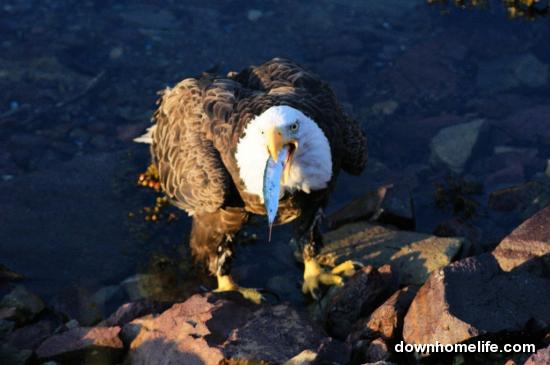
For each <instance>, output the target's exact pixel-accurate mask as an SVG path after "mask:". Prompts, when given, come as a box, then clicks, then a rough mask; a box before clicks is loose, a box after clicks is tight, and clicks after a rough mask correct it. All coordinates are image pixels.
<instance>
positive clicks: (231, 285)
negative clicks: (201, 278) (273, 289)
mask: <svg viewBox="0 0 550 365" xmlns="http://www.w3.org/2000/svg"><path fill="white" fill-rule="evenodd" d="M230 242H231V238H230V237H228V238H227V239H226V242H225V244H222V245H220V246H218V255H217V257H216V277H217V279H218V288H217V289H216V290H214V292H224V291H238V292H239V293H241V294H242V296H243V297H245V298H246V299H248V300H250V301H251V302H254V303H256V304H260V302H261V301H262V300H263V297H262V294H260V292H259V291H258V290H256V289H254V288H244V287H241V286H239V285H238V284H237V283H235V280H233V277H232V276H231V274H230V271H231V259H232V256H233V252H232V250H231V246H230Z"/></svg>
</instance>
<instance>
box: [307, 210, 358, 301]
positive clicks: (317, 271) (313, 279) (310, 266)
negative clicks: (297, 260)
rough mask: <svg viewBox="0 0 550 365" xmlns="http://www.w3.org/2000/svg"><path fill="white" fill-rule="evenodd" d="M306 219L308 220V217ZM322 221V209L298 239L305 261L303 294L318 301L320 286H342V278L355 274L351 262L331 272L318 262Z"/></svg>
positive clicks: (311, 219) (314, 215) (312, 218)
mask: <svg viewBox="0 0 550 365" xmlns="http://www.w3.org/2000/svg"><path fill="white" fill-rule="evenodd" d="M304 218H306V219H307V215H305V216H304ZM322 219H323V210H322V209H321V208H319V209H318V210H317V211H316V212H315V214H313V216H311V214H310V218H309V221H310V224H309V227H308V228H307V230H306V231H305V232H303V233H302V234H301V236H300V238H299V239H298V244H299V246H301V248H302V258H303V261H304V283H303V284H302V292H303V293H304V294H310V295H311V296H312V297H313V298H314V299H316V300H317V299H319V297H320V289H319V285H320V284H323V285H337V286H342V285H343V284H344V280H343V278H342V276H352V275H353V274H354V273H355V265H354V263H353V262H352V261H349V260H348V261H345V262H343V263H341V264H340V265H337V266H335V267H334V268H332V269H331V270H325V269H324V268H323V267H322V266H321V265H320V264H319V262H318V261H317V259H316V256H317V254H318V253H319V250H320V248H321V247H322V245H323V241H322V235H321V230H320V223H321V221H322ZM300 226H302V227H303V225H301V224H298V229H299V227H300Z"/></svg>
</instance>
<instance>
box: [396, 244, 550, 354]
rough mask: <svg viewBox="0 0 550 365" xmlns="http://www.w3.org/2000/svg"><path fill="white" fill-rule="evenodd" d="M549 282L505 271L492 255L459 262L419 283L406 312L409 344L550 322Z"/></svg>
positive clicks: (454, 340) (446, 341)
mask: <svg viewBox="0 0 550 365" xmlns="http://www.w3.org/2000/svg"><path fill="white" fill-rule="evenodd" d="M549 287H550V280H547V279H543V278H539V277H536V276H533V275H531V274H530V273H527V272H521V273H506V272H504V271H502V270H501V269H500V267H499V265H498V263H497V261H496V260H495V258H494V257H493V256H491V255H490V254H484V255H481V256H477V257H469V258H466V259H463V260H461V261H457V262H454V263H452V264H450V265H448V266H446V267H444V268H442V269H440V270H436V271H434V272H433V273H432V274H431V275H430V277H429V279H428V280H427V281H426V283H425V284H424V285H423V286H422V287H421V288H420V290H419V291H418V293H417V295H416V297H415V298H414V300H413V302H412V304H411V306H410V308H409V311H408V312H407V315H406V316H405V321H404V325H403V338H404V339H405V341H406V342H407V343H409V344H420V343H435V342H436V341H438V342H439V343H441V344H455V343H459V342H464V341H469V340H474V339H475V338H477V337H479V336H484V339H487V338H491V337H490V336H496V335H498V334H502V333H508V334H518V335H519V334H520V333H523V332H522V331H527V330H528V329H529V328H530V327H532V324H533V323H540V324H541V325H539V327H541V326H546V327H549V326H550V297H549V296H548V295H545V294H544V293H546V292H547V290H548V288H549ZM547 330H548V329H547ZM531 332H532V331H531Z"/></svg>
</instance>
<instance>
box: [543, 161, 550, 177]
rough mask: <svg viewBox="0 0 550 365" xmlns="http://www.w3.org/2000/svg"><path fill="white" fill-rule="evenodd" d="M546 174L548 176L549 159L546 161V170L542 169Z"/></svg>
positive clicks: (549, 175) (549, 171)
mask: <svg viewBox="0 0 550 365" xmlns="http://www.w3.org/2000/svg"><path fill="white" fill-rule="evenodd" d="M544 173H545V174H546V176H548V177H550V159H549V160H548V161H546V170H544Z"/></svg>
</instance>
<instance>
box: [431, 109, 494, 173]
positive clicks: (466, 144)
mask: <svg viewBox="0 0 550 365" xmlns="http://www.w3.org/2000/svg"><path fill="white" fill-rule="evenodd" d="M485 124H486V122H485V120H483V119H477V120H474V121H471V122H468V123H464V124H457V125H454V126H451V127H447V128H444V129H442V130H440V131H439V132H438V133H437V135H436V136H435V137H434V138H433V139H432V141H431V143H430V149H431V156H430V161H431V163H432V164H433V165H436V166H439V165H443V166H446V167H447V168H448V169H450V170H451V171H453V172H455V173H461V172H462V171H463V169H464V166H465V165H466V163H467V162H468V160H469V159H470V157H471V155H472V152H473V150H474V147H475V146H476V144H477V143H478V140H479V139H480V134H481V132H482V129H483V127H484V126H485Z"/></svg>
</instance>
